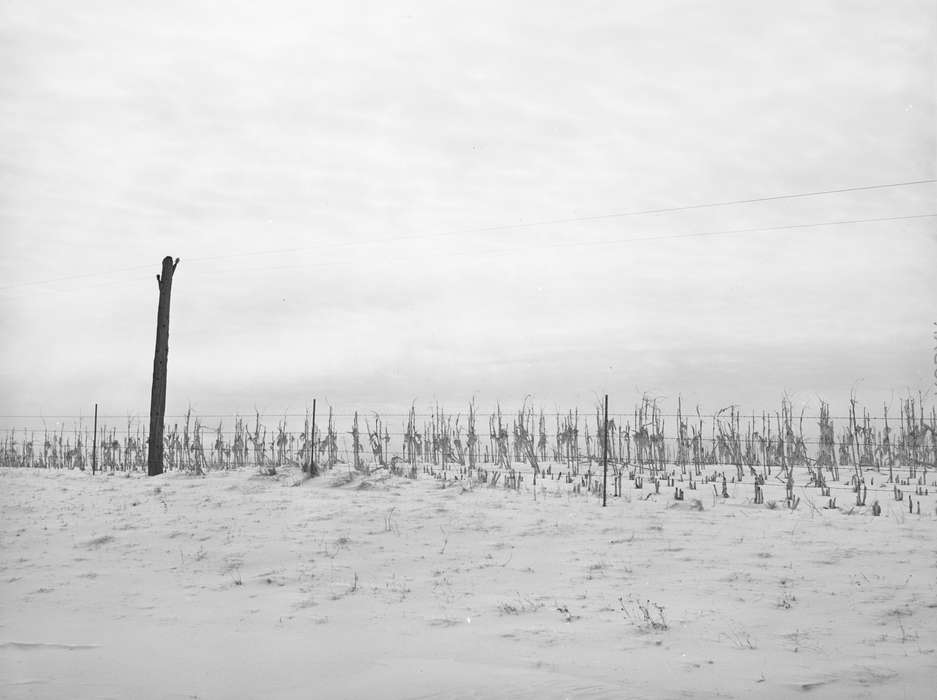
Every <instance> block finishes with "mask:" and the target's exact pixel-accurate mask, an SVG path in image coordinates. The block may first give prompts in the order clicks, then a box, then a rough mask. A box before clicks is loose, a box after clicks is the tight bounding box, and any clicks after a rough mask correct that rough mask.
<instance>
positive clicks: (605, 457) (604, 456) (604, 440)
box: [602, 394, 608, 508]
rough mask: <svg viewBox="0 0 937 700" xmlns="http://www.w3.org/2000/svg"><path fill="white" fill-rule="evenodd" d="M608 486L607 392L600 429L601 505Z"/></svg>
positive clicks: (605, 501) (604, 502)
mask: <svg viewBox="0 0 937 700" xmlns="http://www.w3.org/2000/svg"><path fill="white" fill-rule="evenodd" d="M607 488H608V394H606V395H605V428H604V430H603V431H602V507H603V508H604V507H605V506H606V505H607V498H606V490H607Z"/></svg>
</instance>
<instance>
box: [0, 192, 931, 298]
mask: <svg viewBox="0 0 937 700" xmlns="http://www.w3.org/2000/svg"><path fill="white" fill-rule="evenodd" d="M934 182H937V178H928V179H922V180H906V181H903V182H889V183H881V184H876V185H860V186H855V187H841V188H837V189H830V190H814V191H811V192H796V193H790V194H778V195H770V196H766V197H751V198H748V199H731V200H723V201H716V202H701V203H698V204H683V205H678V206H673V207H659V208H656V209H635V210H631V211H623V212H614V213H610V214H596V215H592V216H578V217H565V218H559V219H541V220H538V221H529V222H522V223H515V224H500V225H496V226H483V227H478V228H470V229H462V230H458V231H446V232H441V233H426V234H413V235H409V236H398V237H395V238H392V239H386V240H381V241H364V242H357V243H341V244H336V245H334V246H315V247H298V248H281V249H272V250H258V251H252V252H245V253H231V254H228V255H214V256H203V257H194V258H188V261H189V262H207V261H214V260H224V259H231V258H238V257H252V256H256V255H268V254H278V253H295V252H300V251H305V250H322V249H326V248H344V247H349V246H357V245H368V244H373V243H395V242H398V241H406V240H419V239H426V238H444V237H451V236H462V235H468V234H472V233H489V232H494V231H507V230H512V229H523V228H533V227H537V226H550V225H556V224H570V223H582V222H587V221H602V220H606V219H619V218H626V217H634V216H647V215H653V214H666V213H673V212H680V211H693V210H697V209H714V208H719V207H728V206H736V205H742V204H755V203H759V202H774V201H781V200H789V199H801V198H807V197H820V196H824V195H831V194H843V193H848V192H865V191H871V190H881V189H888V188H893V187H910V186H913V185H923V184H929V183H934ZM881 220H883V221H884V220H889V219H881ZM696 235H717V234H716V233H715V232H713V233H707V234H696ZM675 237H682V236H675ZM636 240H637V239H636ZM151 267H152V265H151V264H146V265H134V266H131V267H124V268H117V269H114V270H107V271H102V272H89V273H84V274H80V275H68V276H65V277H56V278H51V279H44V280H33V281H29V282H17V283H15V284H7V285H3V286H0V291H4V290H7V289H15V288H19V287H28V286H37V285H44V284H53V283H55V282H64V281H70V280H75V279H86V278H89V277H99V276H103V275H109V274H117V273H119V272H131V271H136V270H141V269H149V268H151Z"/></svg>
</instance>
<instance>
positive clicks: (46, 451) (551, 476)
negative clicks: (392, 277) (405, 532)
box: [0, 396, 937, 508]
mask: <svg viewBox="0 0 937 700" xmlns="http://www.w3.org/2000/svg"><path fill="white" fill-rule="evenodd" d="M295 419H302V421H303V426H302V429H299V430H297V429H295V428H293V427H292V425H291V421H295ZM0 420H2V421H7V426H6V429H5V430H2V429H0V434H3V442H2V447H0V466H3V467H20V468H23V467H25V468H38V469H71V470H76V469H77V470H86V469H87V470H90V468H91V466H90V465H91V464H92V463H96V464H97V466H98V470H99V471H102V472H105V473H116V472H136V471H141V472H145V470H146V464H147V444H148V440H147V438H148V435H147V434H146V425H147V416H146V415H145V414H141V415H137V416H130V417H127V416H125V417H122V418H121V417H119V416H116V415H107V414H104V415H99V416H98V423H97V431H96V432H94V430H93V428H92V422H91V418H90V416H66V415H56V416H26V415H20V416H11V415H8V416H0ZM9 421H15V423H13V424H10V423H9ZM53 421H54V425H53V426H52V427H49V423H50V422H53ZM118 421H120V422H118ZM805 428H808V432H805ZM811 429H812V430H811ZM163 445H164V453H165V458H164V467H165V469H167V470H170V471H183V472H191V473H195V474H201V473H204V472H206V471H210V470H228V469H242V468H255V469H257V470H259V471H260V472H261V473H266V474H275V473H277V472H278V471H280V470H283V469H288V468H301V469H303V470H304V471H306V470H307V469H308V467H309V465H316V466H317V467H318V468H319V469H321V470H335V469H346V470H349V471H353V472H360V473H363V474H371V473H373V472H375V471H376V470H381V469H387V470H390V471H392V472H395V473H398V474H400V475H404V476H409V477H411V478H417V477H419V476H421V475H428V476H430V477H433V478H438V479H444V480H449V479H457V480H470V481H473V482H476V483H487V484H489V485H502V486H505V487H508V488H520V487H521V485H522V484H532V485H534V486H536V485H537V483H538V480H540V481H541V482H543V481H547V480H551V481H559V482H564V483H566V484H567V485H569V486H570V488H571V489H572V490H573V491H575V492H581V491H586V492H594V493H597V495H602V493H604V492H605V491H604V489H605V486H604V481H603V479H602V478H600V477H601V476H602V469H601V466H602V460H603V456H605V454H606V452H605V450H606V449H607V458H608V464H609V467H610V469H611V474H610V476H611V486H612V489H613V491H614V493H613V496H621V495H622V493H623V483H624V482H625V481H626V480H627V481H628V482H629V488H631V489H632V490H638V491H641V490H644V489H648V492H651V491H650V490H651V489H653V492H655V493H659V492H660V489H661V488H662V487H666V488H668V489H673V494H674V496H675V498H677V500H683V499H684V498H685V496H686V492H687V491H690V492H693V491H696V490H698V489H699V488H700V485H704V487H705V488H709V486H707V485H711V487H712V489H713V491H714V493H715V495H717V496H725V497H727V496H728V489H729V486H730V485H732V487H733V489H735V490H736V491H737V490H738V489H739V488H748V489H751V492H752V494H753V498H754V501H755V502H756V503H763V502H764V497H765V491H766V490H771V491H774V490H779V491H780V490H781V489H783V492H784V502H785V503H787V505H788V506H789V507H796V504H797V503H798V502H799V498H798V497H797V496H796V494H795V493H794V490H795V488H796V487H809V488H816V489H819V490H820V494H821V496H823V497H828V498H830V501H829V503H830V504H831V505H833V504H835V500H834V498H835V497H834V496H833V492H834V491H846V490H848V491H852V492H853V493H855V494H856V504H857V505H865V498H866V494H867V491H868V488H869V487H872V488H873V492H876V491H879V492H883V493H884V492H891V493H892V495H893V496H894V498H895V499H896V500H902V499H903V498H904V495H905V494H906V493H907V494H908V496H909V503H910V502H911V501H910V496H911V493H912V489H913V493H914V494H915V495H918V496H922V495H929V488H930V486H931V485H933V484H928V482H927V474H928V471H930V472H931V473H932V474H933V473H935V472H937V411H935V409H934V407H930V408H929V409H928V408H927V407H926V406H925V402H924V399H923V397H920V396H919V397H916V398H915V397H910V396H909V397H908V398H906V399H904V400H902V401H901V403H900V408H899V411H898V412H897V415H890V414H889V412H888V410H887V408H886V409H885V410H883V411H882V414H881V415H872V414H871V413H870V412H869V410H868V409H867V408H864V409H862V410H861V411H860V410H859V408H858V406H857V404H856V402H855V401H854V400H853V401H851V402H850V406H849V410H848V411H847V412H844V413H843V414H842V415H833V414H831V412H830V409H829V406H828V404H826V403H825V402H821V403H820V411H819V412H817V413H814V414H811V415H808V414H807V413H806V410H803V411H801V412H800V413H799V414H798V413H797V412H796V411H795V410H794V408H793V406H792V404H791V402H790V401H789V400H787V399H784V400H783V401H782V402H781V406H780V409H779V410H776V411H773V412H771V413H769V412H768V411H762V412H761V413H760V414H759V413H752V412H747V413H743V412H742V411H741V410H740V409H738V408H737V407H734V406H732V407H728V408H726V409H724V410H722V411H719V412H716V413H710V414H705V415H704V414H702V413H700V412H699V411H694V412H684V410H683V407H682V406H681V405H680V404H679V402H678V410H677V412H675V413H673V412H665V411H664V410H663V409H662V408H661V406H660V405H659V403H658V401H657V400H654V399H650V398H644V399H643V400H642V401H641V402H640V403H639V404H638V405H637V406H635V407H634V409H633V410H632V411H631V412H628V413H624V412H618V413H614V412H613V413H609V414H608V417H607V419H606V417H605V416H604V415H603V414H602V412H601V411H600V409H599V408H598V407H596V408H595V409H593V410H590V411H581V410H579V409H577V408H574V409H569V410H566V411H557V410H553V411H549V412H548V411H546V410H544V409H538V408H536V407H533V406H528V405H527V404H526V403H525V404H524V405H523V406H522V407H521V408H519V409H516V410H513V411H502V410H501V408H500V407H499V408H498V409H497V410H495V411H487V412H481V411H478V410H477V407H476V406H475V404H474V403H472V404H469V405H468V407H467V408H466V410H464V411H457V412H455V413H453V412H449V411H447V410H445V409H443V408H442V407H439V408H437V409H436V410H434V411H432V412H426V411H422V412H418V411H416V409H415V408H414V409H411V410H410V411H409V412H408V413H384V414H380V413H377V412H367V413H366V412H357V413H355V412H343V413H337V412H334V411H333V410H331V409H329V410H327V411H326V412H325V413H324V415H321V416H320V417H319V419H318V421H317V422H316V421H314V420H313V416H311V415H309V414H295V413H284V414H280V415H278V416H276V417H274V418H272V420H271V419H270V418H264V417H263V416H262V415H261V414H260V413H255V414H254V415H252V416H247V415H238V414H230V415H223V414H205V415H196V414H195V413H193V412H192V411H189V412H187V413H185V414H181V415H180V414H177V415H170V416H167V428H166V429H165V433H164V436H163ZM876 480H877V481H878V484H877V485H876V483H875V482H876ZM918 508H920V502H918Z"/></svg>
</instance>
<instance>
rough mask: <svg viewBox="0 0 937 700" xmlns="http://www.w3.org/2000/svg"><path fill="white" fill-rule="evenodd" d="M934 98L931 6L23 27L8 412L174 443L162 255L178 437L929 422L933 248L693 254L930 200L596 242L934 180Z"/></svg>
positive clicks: (9, 57) (5, 75)
mask: <svg viewBox="0 0 937 700" xmlns="http://www.w3.org/2000/svg"><path fill="white" fill-rule="evenodd" d="M935 86H937V3H935V2H934V0H923V1H920V2H918V1H907V2H901V1H895V2H887V3H885V2H859V1H858V0H857V1H854V2H850V1H838V2H822V1H819V0H810V1H807V0H804V1H802V2H786V1H783V2H782V1H780V0H774V1H772V2H751V0H744V1H743V0H738V1H726V0H718V1H716V0H709V1H697V2H675V1H666V2H662V1H660V0H655V1H653V2H576V3H570V2H544V1H543V0H538V1H537V2H503V1H498V2H487V1H485V2H479V1H473V2H460V3H451V2H448V3H447V2H419V3H417V2H412V3H398V2H370V3H368V2H340V3H338V2H336V3H318V2H308V1H299V0H289V1H285V2H284V1H276V2H274V1H271V0H267V1H265V2H262V3H261V2H253V3H246V2H231V1H227V2H205V1H195V0H184V1H183V0H180V1H178V2H169V1H167V0H160V2H125V1H124V0H101V1H98V2H81V3H74V2H64V1H60V2H48V1H45V0H2V2H0V235H2V244H3V255H2V256H0V273H2V283H0V332H2V336H3V341H2V343H0V365H2V375H0V413H2V414H37V413H39V412H43V413H46V414H51V413H56V414H73V413H78V412H79V411H83V412H85V413H88V412H90V411H91V410H92V406H93V404H94V403H95V402H99V403H101V404H102V405H103V406H104V407H106V410H107V412H108V413H117V414H121V413H127V412H133V413H146V412H147V410H148V408H149V391H150V379H151V377H150V372H151V370H152V362H153V345H154V335H155V317H156V302H157V286H156V280H155V274H156V273H157V272H158V271H159V266H160V260H161V259H162V257H163V256H164V255H172V256H174V257H179V258H181V262H180V263H179V267H178V270H177V272H176V277H175V281H174V284H173V300H172V303H173V308H172V322H171V330H170V357H169V391H168V396H169V404H168V408H169V410H170V412H172V411H179V410H182V409H184V407H185V406H186V405H188V404H191V405H192V406H193V407H194V408H195V409H196V410H197V411H202V412H219V413H233V412H235V411H251V410H253V408H254V407H255V406H256V407H258V408H260V409H261V410H263V411H265V412H268V413H277V412H284V411H302V410H303V409H304V408H305V406H306V405H307V403H308V402H310V401H311V399H312V397H314V396H315V397H318V398H319V400H320V401H324V400H326V399H328V400H329V401H330V402H331V403H332V404H333V405H335V406H336V407H339V408H347V409H354V408H359V409H383V410H392V409H401V408H405V407H406V406H408V405H409V404H410V402H411V401H414V400H415V401H416V402H417V404H418V406H425V405H428V404H429V403H430V402H432V401H433V400H434V399H437V400H439V401H440V402H442V403H444V404H447V405H449V406H451V407H459V406H462V405H464V404H465V403H467V402H468V401H469V400H470V399H471V397H472V396H473V395H477V397H478V400H479V403H480V404H482V405H483V406H485V407H490V406H492V405H493V404H494V402H495V401H498V400H500V401H502V402H504V403H507V404H514V403H519V402H520V401H522V400H523V398H524V396H525V395H527V394H531V395H533V397H534V400H535V401H536V402H537V403H539V404H541V405H545V406H547V407H552V406H553V405H556V404H558V405H560V406H569V405H573V404H576V403H578V404H579V405H580V406H582V407H586V408H589V407H591V406H592V405H593V404H594V402H595V400H596V397H597V396H599V395H601V394H602V393H605V392H608V393H609V394H610V395H611V401H612V403H613V406H615V407H617V408H618V409H620V410H629V409H630V408H631V406H632V404H633V402H634V401H635V400H636V399H637V398H638V397H639V396H640V395H641V393H643V392H648V393H649V394H651V395H654V396H660V397H665V398H666V400H667V401H673V402H674V403H675V400H676V396H677V395H678V394H682V396H683V397H684V401H685V402H690V403H697V402H699V403H700V404H702V406H703V407H704V409H708V410H715V409H718V408H720V407H721V406H724V405H727V404H728V403H738V404H741V405H742V406H743V407H745V408H746V409H757V410H760V409H761V408H774V407H776V406H777V404H778V402H779V400H780V398H781V396H782V394H783V392H785V391H787V392H789V393H790V394H791V395H792V396H793V397H794V398H795V400H797V401H809V400H812V399H813V398H814V397H815V396H816V395H817V394H820V395H823V396H825V397H827V398H828V399H829V400H830V401H831V402H832V403H833V404H834V405H835V406H838V407H840V408H845V405H846V402H847V400H848V396H849V392H850V391H851V390H852V389H853V388H855V390H856V392H857V394H858V396H859V398H860V399H862V400H864V401H865V402H867V403H870V404H877V403H878V402H880V401H882V400H891V397H892V395H893V392H898V393H903V392H904V391H906V390H907V388H908V387H910V388H912V389H913V390H915V391H916V390H918V389H921V390H923V391H928V390H930V391H931V392H933V390H934V383H935V379H934V370H935V364H934V363H935V358H934V352H935V349H934V345H935V339H934V330H935V328H937V327H935V326H934V322H935V321H937V303H935V302H937V275H935V274H934V270H935V269H937V220H935V219H934V218H919V219H906V220H900V221H888V222H881V221H879V222H866V223H855V224H838V225H828V226H812V227H809V228H794V229H783V230H773V231H749V232H747V233H735V234H725V235H714V236H684V234H697V233H709V232H723V231H732V230H738V229H763V228H771V227H779V226H788V225H800V224H818V223H822V222H835V221H844V220H857V219H869V218H885V217H900V216H904V217H906V216H913V215H921V214H928V213H935V212H937V187H935V185H934V184H932V183H931V184H919V185H914V186H904V187H893V188H884V189H877V190H865V191H859V192H851V193H841V194H835V195H826V196H817V197H809V198H801V199H784V200H774V201H769V202H760V203H752V204H745V205H734V206H725V207H716V208H704V209H690V210H685V211H678V212H671V213H664V214H648V215H638V216H619V217H605V218H589V217H604V216H605V215H609V214H618V213H626V212H632V211H639V210H646V209H656V208H670V207H679V206H682V205H695V204H703V203H711V202H720V201H726V200H738V199H749V198H759V197H771V196H774V195H780V194H789V193H802V192H812V191H818V190H828V189H839V188H849V187H860V186H866V185H879V184H889V183H901V182H907V181H915V180H922V179H932V178H934V177H935V173H937V162H935V161H937V140H935V124H937V113H935V95H937V87H935ZM569 219H584V220H579V221H568V220H569ZM555 220H567V221H566V222H565V223H552V224H550V223H542V222H550V221H555ZM525 224H534V225H525ZM521 225H524V226H521ZM679 236H683V237H679ZM658 237H659V238H660V240H656V241H655V240H649V239H653V238H658ZM79 275H86V276H83V277H78V276H79Z"/></svg>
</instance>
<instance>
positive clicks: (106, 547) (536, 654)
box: [0, 470, 937, 700]
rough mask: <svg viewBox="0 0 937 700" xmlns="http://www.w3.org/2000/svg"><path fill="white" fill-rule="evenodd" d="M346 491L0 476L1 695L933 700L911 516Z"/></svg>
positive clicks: (932, 539) (663, 500)
mask: <svg viewBox="0 0 937 700" xmlns="http://www.w3.org/2000/svg"><path fill="white" fill-rule="evenodd" d="M343 476H344V475H343V474H342V473H336V472H333V473H330V474H327V475H325V476H324V477H322V478H320V479H316V480H312V481H307V482H305V483H301V484H300V483H299V481H300V480H299V474H298V473H296V472H291V473H288V474H281V475H280V476H279V477H276V478H271V477H262V476H258V475H256V474H255V473H254V472H253V471H239V472H228V473H211V474H209V475H208V476H207V477H205V478H196V477H189V476H184V475H180V474H167V475H163V476H160V477H155V478H146V477H143V476H140V475H138V474H135V475H132V476H130V477H125V476H123V475H117V476H101V475H98V476H96V477H93V478H92V477H91V476H90V475H89V474H86V473H81V472H43V471H33V470H0V506H2V512H3V517H2V523H0V555H2V561H0V564H2V567H0V568H2V570H0V592H2V595H0V696H3V697H6V698H64V697H68V698H195V697H198V698H303V699H304V700H307V699H308V698H310V697H318V698H362V697H372V698H385V697H387V698H429V697H438V698H450V697H455V698H458V697H473V698H475V697H481V698H486V697H512V698H513V697H522V698H523V697H529V698H534V697H536V698H545V697H551V698H552V697H575V698H580V697H583V698H585V697H588V698H598V697H607V698H682V697H692V698H709V697H721V698H732V697H734V698H745V697H750V696H759V697H771V698H775V697H793V696H797V695H801V694H803V695H805V696H806V695H809V696H810V697H835V698H861V697H870V698H871V697H874V698H878V699H880V698H893V697H896V698H903V697H913V698H924V697H932V692H933V687H934V684H935V681H937V518H935V515H934V510H933V507H932V506H929V507H928V508H927V509H926V511H922V513H923V514H922V515H920V516H918V515H909V514H908V513H907V511H906V509H905V507H904V504H902V503H899V502H892V503H883V505H884V507H885V512H884V513H883V515H882V516H881V517H877V518H873V517H872V516H871V515H870V514H869V513H868V511H867V510H865V509H859V510H861V511H862V512H859V510H855V511H853V512H852V513H851V514H849V512H848V511H849V508H848V506H847V507H846V508H843V509H842V510H823V509H819V508H817V507H813V505H811V503H808V502H804V503H802V504H801V505H800V507H799V508H797V510H795V511H793V512H791V511H788V510H786V509H784V508H783V506H781V507H779V508H778V509H776V510H771V509H769V508H766V507H765V506H754V505H752V504H751V503H749V502H748V500H747V497H748V496H749V494H748V493H747V490H746V492H745V496H744V497H743V496H742V495H741V494H738V495H736V496H734V497H732V498H729V499H727V500H723V499H721V498H720V499H718V500H717V499H716V498H715V497H714V495H713V493H712V492H711V491H704V490H701V491H700V492H699V495H700V498H701V505H702V510H699V509H698V508H696V507H694V505H693V503H692V501H689V500H688V501H684V502H680V503H676V502H674V501H673V500H672V494H664V493H661V494H660V495H659V496H652V497H650V498H648V499H647V500H642V499H643V498H644V494H641V495H640V497H639V495H638V494H633V493H632V492H630V491H627V490H626V492H625V497H624V498H619V499H609V507H608V508H605V509H603V508H601V507H600V504H599V503H598V502H597V501H596V500H595V498H594V497H592V496H588V495H585V494H583V495H577V494H570V493H569V492H568V489H567V488H566V487H565V485H564V484H557V483H556V482H549V481H548V482H546V485H545V487H540V486H538V489H537V493H536V499H535V498H534V492H533V491H532V490H531V489H530V488H529V486H528V487H527V488H522V489H521V490H519V491H512V490H507V489H504V488H502V487H500V486H499V487H497V488H489V487H486V486H476V487H475V488H470V489H466V488H463V487H462V486H461V485H458V484H456V485H453V484H452V483H451V482H450V483H449V484H448V485H447V486H446V487H445V488H443V485H442V484H441V482H439V481H435V480H433V479H431V478H421V479H418V480H415V481H411V480H408V479H405V478H401V477H395V476H388V475H386V474H376V475H372V476H370V477H355V478H353V479H352V480H351V481H348V480H347V479H346V478H343ZM297 484H298V485H297ZM663 490H664V489H662V491H663ZM687 497H688V499H689V498H690V497H691V495H690V493H689V492H688V495H687ZM816 505H817V506H820V505H822V503H821V499H816ZM642 606H645V607H646V609H647V612H648V615H649V617H647V618H646V617H645V615H644V613H643V612H642ZM658 606H659V607H658Z"/></svg>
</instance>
